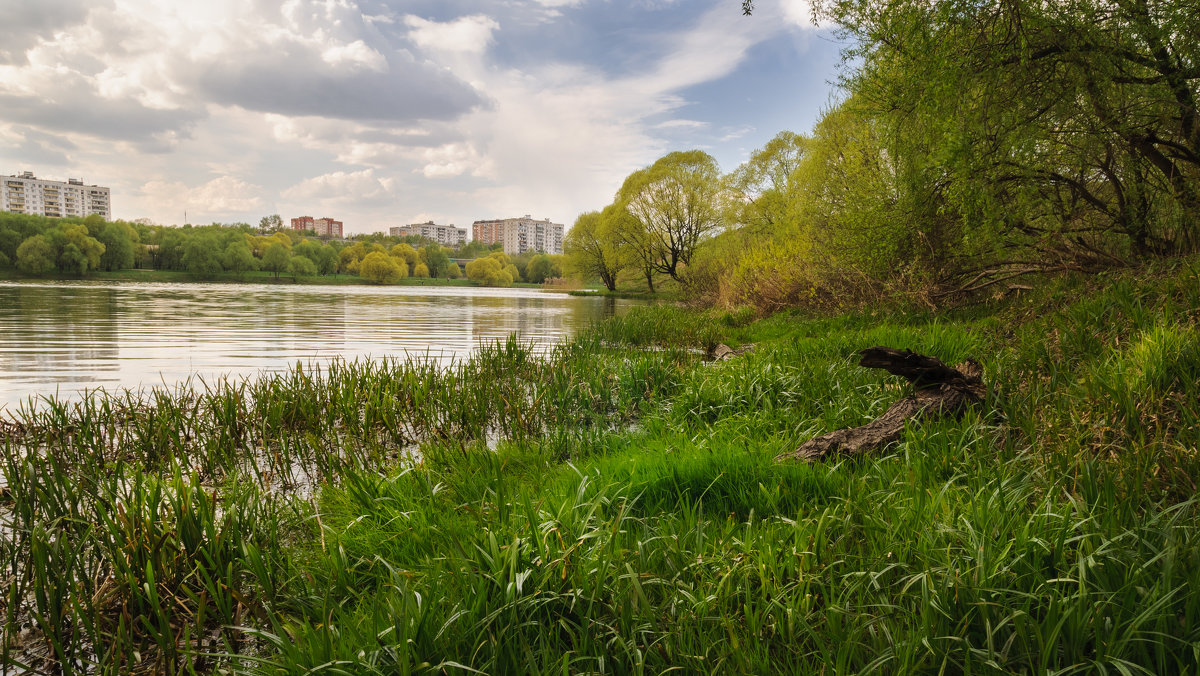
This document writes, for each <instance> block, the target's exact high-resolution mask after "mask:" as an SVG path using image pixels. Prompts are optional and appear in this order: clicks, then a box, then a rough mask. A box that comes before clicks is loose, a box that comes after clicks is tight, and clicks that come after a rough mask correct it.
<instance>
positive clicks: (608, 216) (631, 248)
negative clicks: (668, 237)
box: [603, 201, 658, 293]
mask: <svg viewBox="0 0 1200 676" xmlns="http://www.w3.org/2000/svg"><path fill="white" fill-rule="evenodd" d="M603 213H604V214H605V218H604V223H605V227H607V228H608V233H609V236H611V237H612V241H613V242H614V244H615V246H616V247H618V248H619V249H620V250H621V251H622V252H623V254H624V256H623V259H624V260H626V261H628V262H629V265H630V266H631V267H634V268H636V269H637V270H638V272H640V273H641V275H642V278H643V279H645V280H646V289H647V290H648V291H649V292H650V293H654V275H655V274H656V273H657V272H658V270H657V266H656V263H657V262H658V247H657V245H656V243H655V238H654V236H653V235H652V234H651V233H650V231H648V230H647V229H646V228H645V227H644V226H643V225H642V223H641V221H639V220H638V219H636V218H634V217H633V215H632V214H630V213H629V210H628V209H627V208H626V207H625V205H624V204H622V203H621V202H620V201H618V202H616V203H614V204H611V205H609V207H608V208H605V210H604V212H603Z"/></svg>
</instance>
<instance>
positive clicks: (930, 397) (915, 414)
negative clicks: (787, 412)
mask: <svg viewBox="0 0 1200 676" xmlns="http://www.w3.org/2000/svg"><path fill="white" fill-rule="evenodd" d="M859 354H860V355H862V359H861V360H860V361H859V362H858V365H859V366H863V367H866V368H871V369H883V370H885V371H887V372H888V373H891V374H893V375H897V376H901V377H903V378H906V379H907V380H908V381H909V382H911V383H912V384H913V386H914V387H915V388H916V390H915V391H914V392H913V393H912V394H910V395H908V396H907V397H904V398H903V399H901V400H900V401H897V402H896V403H894V404H892V405H891V406H890V407H888V410H887V411H885V412H884V414H883V415H881V416H879V417H878V418H876V419H875V420H872V421H871V422H869V423H867V424H866V425H863V426H861V427H852V428H849V429H844V430H835V431H833V432H826V433H825V434H822V435H820V436H817V437H813V438H812V439H809V440H808V441H806V442H804V443H803V444H800V447H799V448H797V449H796V450H794V451H789V452H787V453H781V454H780V455H779V456H778V457H776V458H775V460H777V461H779V460H820V459H823V458H825V457H827V456H831V455H860V454H863V453H867V452H870V451H873V450H876V449H880V448H883V447H884V446H886V445H888V444H890V443H891V442H893V441H895V440H897V439H899V438H900V435H901V434H903V433H904V425H905V424H906V423H907V422H908V421H909V420H931V419H934V418H940V417H943V416H949V415H952V416H955V417H957V416H959V415H961V414H962V412H963V411H964V410H965V409H966V408H967V406H969V405H971V404H975V403H978V402H980V401H983V397H984V394H986V392H987V388H986V387H985V386H984V384H983V378H982V376H983V367H982V366H980V365H979V362H977V361H975V360H974V359H968V360H967V361H965V362H963V363H961V364H959V365H957V366H955V367H954V368H951V367H949V366H946V365H945V364H943V363H942V362H941V360H939V359H937V358H935V357H927V356H925V355H921V354H917V353H916V352H913V351H912V350H897V349H894V348H890V347H869V348H867V349H865V350H863V351H861V352H859Z"/></svg>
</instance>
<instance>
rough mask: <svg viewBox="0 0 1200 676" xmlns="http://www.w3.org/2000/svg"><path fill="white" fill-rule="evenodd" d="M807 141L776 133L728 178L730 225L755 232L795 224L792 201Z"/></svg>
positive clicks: (796, 135) (797, 135)
mask: <svg viewBox="0 0 1200 676" xmlns="http://www.w3.org/2000/svg"><path fill="white" fill-rule="evenodd" d="M809 144H810V140H809V139H808V138H807V137H805V136H801V135H799V134H795V133H793V132H790V131H782V132H779V133H778V134H777V135H776V136H775V138H773V139H771V140H770V141H768V142H767V145H765V146H763V147H762V148H760V149H759V150H756V151H754V152H753V153H751V154H750V159H749V160H748V161H746V162H744V163H742V165H741V166H739V167H738V168H737V169H736V170H734V172H733V173H732V174H730V175H729V176H728V177H727V183H728V188H729V191H730V202H729V212H730V213H729V217H728V221H729V222H730V223H731V224H736V225H737V226H739V227H749V228H753V229H754V230H755V231H757V232H770V231H771V230H773V229H775V228H778V227H781V226H785V227H786V226H789V225H791V224H793V223H795V221H796V219H795V214H794V213H793V211H794V208H793V207H794V205H793V197H794V196H795V194H796V192H797V190H798V189H799V186H798V185H797V181H796V171H797V169H799V168H800V166H801V163H802V161H803V159H804V157H805V153H806V151H807V149H808V146H809Z"/></svg>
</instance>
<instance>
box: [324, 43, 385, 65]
mask: <svg viewBox="0 0 1200 676" xmlns="http://www.w3.org/2000/svg"><path fill="white" fill-rule="evenodd" d="M321 59H322V60H324V61H325V63H327V64H329V65H331V66H333V67H335V68H340V67H344V66H348V67H349V68H350V69H351V70H354V69H366V70H373V71H375V72H377V73H382V72H385V71H386V70H387V59H385V58H383V54H380V53H379V52H377V51H375V50H374V49H371V48H370V47H368V46H367V43H365V42H363V41H362V40H355V41H354V42H351V43H350V44H347V45H333V46H331V47H328V48H326V49H325V51H324V52H321Z"/></svg>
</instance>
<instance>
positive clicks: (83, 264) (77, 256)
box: [58, 243, 88, 276]
mask: <svg viewBox="0 0 1200 676" xmlns="http://www.w3.org/2000/svg"><path fill="white" fill-rule="evenodd" d="M58 268H59V269H60V270H62V271H63V272H73V273H75V274H77V275H80V276H83V273H85V272H87V271H88V257H87V254H85V253H83V251H81V250H80V249H79V247H78V246H76V245H75V244H74V243H68V244H67V245H65V246H64V247H63V248H62V251H61V252H60V253H59V254H58Z"/></svg>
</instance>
